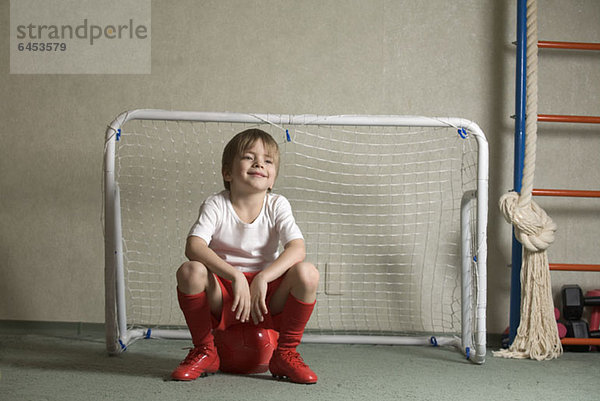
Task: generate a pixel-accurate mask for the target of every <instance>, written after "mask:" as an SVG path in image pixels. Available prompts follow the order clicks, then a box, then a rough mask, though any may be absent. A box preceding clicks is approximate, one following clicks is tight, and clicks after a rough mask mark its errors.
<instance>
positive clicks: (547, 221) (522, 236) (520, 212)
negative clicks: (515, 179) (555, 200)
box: [499, 192, 556, 252]
mask: <svg viewBox="0 0 600 401" xmlns="http://www.w3.org/2000/svg"><path fill="white" fill-rule="evenodd" d="M519 200H520V196H519V194H518V193H517V192H509V193H507V194H504V195H503V196H502V197H501V198H500V202H499V203H500V210H501V211H502V214H503V215H504V218H505V219H506V221H507V222H509V223H511V224H512V225H513V226H514V228H515V237H516V238H517V240H518V241H519V242H520V243H521V244H523V246H524V247H525V248H527V249H528V250H529V251H531V252H540V251H544V250H546V249H547V248H548V247H549V246H550V245H551V244H552V243H553V242H554V232H555V231H556V224H555V223H554V222H553V221H552V219H551V218H550V216H548V214H547V213H546V212H545V211H544V209H542V208H541V207H540V206H539V205H538V204H537V203H535V202H534V201H533V200H532V201H531V202H530V203H528V204H525V205H520V204H519Z"/></svg>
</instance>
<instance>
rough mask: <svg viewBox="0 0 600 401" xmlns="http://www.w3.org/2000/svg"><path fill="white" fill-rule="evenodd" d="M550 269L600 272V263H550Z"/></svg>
mask: <svg viewBox="0 0 600 401" xmlns="http://www.w3.org/2000/svg"><path fill="white" fill-rule="evenodd" d="M549 268H550V270H559V271H573V272H600V265H577V264H573V263H550V264H549Z"/></svg>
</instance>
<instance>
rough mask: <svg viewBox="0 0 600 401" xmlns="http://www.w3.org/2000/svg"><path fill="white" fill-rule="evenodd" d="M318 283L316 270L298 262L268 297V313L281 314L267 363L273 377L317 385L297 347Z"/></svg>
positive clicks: (310, 310) (313, 303)
mask: <svg viewBox="0 0 600 401" xmlns="http://www.w3.org/2000/svg"><path fill="white" fill-rule="evenodd" d="M318 283H319V273H318V271H317V269H316V268H315V267H314V266H313V265H312V264H310V263H300V264H297V265H295V266H293V267H292V268H291V269H290V270H289V271H288V272H287V273H286V276H285V278H284V279H283V281H282V283H281V286H280V287H279V288H278V289H277V291H276V292H275V294H274V295H273V297H272V298H271V304H270V306H271V311H272V312H271V313H273V314H275V315H276V314H277V313H278V312H279V311H281V316H280V320H279V321H280V326H279V340H278V343H277V349H276V350H275V352H273V357H272V358H271V362H270V364H269V369H270V371H271V373H272V374H273V376H275V377H287V378H289V379H290V380H291V381H293V382H296V383H305V384H312V383H316V382H317V375H316V374H315V373H314V372H313V371H312V370H311V369H310V368H309V367H308V366H307V365H306V364H305V363H304V361H303V360H302V358H301V357H300V355H299V354H298V352H297V351H296V347H297V346H298V345H299V344H300V341H301V340H302V335H303V334H304V328H305V327H306V324H307V323H308V320H309V319H310V316H311V314H312V311H313V309H314V306H315V303H316V295H317V286H318ZM283 300H285V301H283ZM282 304H283V306H282Z"/></svg>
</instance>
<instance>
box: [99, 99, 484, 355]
mask: <svg viewBox="0 0 600 401" xmlns="http://www.w3.org/2000/svg"><path fill="white" fill-rule="evenodd" d="M133 120H161V121H182V122H204V123H234V124H238V123H239V124H259V125H265V126H272V127H276V128H277V129H281V130H286V127H290V126H323V125H326V126H344V127H346V126H379V127H431V128H436V127H438V128H442V127H452V128H454V129H456V130H457V135H459V136H460V137H463V138H464V137H466V136H472V137H473V138H475V141H476V144H477V160H476V169H477V171H476V184H475V185H476V189H475V190H469V191H466V192H464V194H463V195H462V197H461V199H460V242H461V244H460V248H461V250H462V251H461V256H460V267H459V270H460V280H461V285H460V293H461V294H460V304H461V311H460V316H461V319H460V320H461V322H462V323H461V331H460V333H457V334H456V335H447V333H440V335H431V336H422V335H419V333H415V335H412V336H411V335H406V334H403V335H391V336H390V335H363V334H362V333H359V334H358V335H357V334H351V335H347V334H345V333H330V334H329V333H319V334H312V333H310V332H308V333H307V334H305V336H304V338H303V341H304V342H325V343H340V342H345V343H357V344H431V345H452V346H455V347H457V348H458V349H459V350H461V352H462V353H463V354H464V355H466V356H467V358H468V359H469V360H471V361H472V362H474V363H477V364H481V363H483V362H484V360H485V353H486V338H485V337H486V319H485V318H486V291H487V288H486V277H487V273H486V271H487V268H486V262H487V245H486V239H487V236H486V231H487V204H488V199H487V196H488V144H487V140H486V138H485V135H484V133H483V131H482V130H481V129H480V128H479V126H478V125H477V124H476V123H474V122H472V121H469V120H466V119H462V118H446V117H420V116H389V115H375V116H370V115H337V116H322V115H281V114H243V113H207V112H188V111H166V110H153V109H138V110H132V111H127V112H124V113H122V114H120V115H119V116H118V117H117V118H116V119H115V120H114V121H113V122H112V123H111V124H110V125H109V126H108V128H107V129H106V132H105V146H104V188H103V190H104V219H105V220H104V223H105V291H106V297H105V300H106V305H105V315H106V322H105V323H106V344H107V349H108V351H109V353H119V352H122V351H123V350H124V349H125V348H126V347H127V346H128V345H129V344H131V343H132V342H133V341H135V340H136V339H138V338H151V337H156V338H189V332H188V331H187V330H185V328H184V329H183V330H182V329H181V328H175V329H166V330H165V329H162V328H161V327H160V325H157V326H156V327H147V328H140V327H130V326H128V322H127V305H126V303H127V301H126V298H127V297H126V292H127V289H126V286H127V282H126V278H125V266H124V265H125V262H124V249H123V232H122V219H121V210H122V205H121V199H120V188H119V183H118V179H117V176H116V168H115V164H116V163H115V160H116V155H117V142H118V140H119V136H120V135H121V130H122V129H123V126H124V125H125V124H126V123H127V122H129V121H133ZM286 134H287V131H286ZM288 140H289V137H288ZM194 201H197V202H201V201H202V200H199V199H196V200H194ZM190 223H191V222H190ZM469 247H471V248H474V250H471V251H467V250H466V249H467V248H469ZM182 252H183V251H182ZM374 254H376V252H375V253H374ZM170 267H172V266H170ZM326 268H327V267H326ZM473 281H476V283H475V284H476V285H474V283H473Z"/></svg>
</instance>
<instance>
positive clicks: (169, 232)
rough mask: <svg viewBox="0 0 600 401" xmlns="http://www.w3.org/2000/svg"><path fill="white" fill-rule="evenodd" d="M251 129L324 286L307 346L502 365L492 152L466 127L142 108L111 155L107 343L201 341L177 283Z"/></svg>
mask: <svg viewBox="0 0 600 401" xmlns="http://www.w3.org/2000/svg"><path fill="white" fill-rule="evenodd" d="M251 127H258V128H261V129H263V130H265V131H267V132H269V133H270V134H271V135H272V136H273V137H274V138H275V139H276V141H277V142H278V143H279V145H280V152H281V166H280V173H279V176H278V178H277V181H276V183H275V187H274V190H273V191H274V192H275V193H280V194H282V195H284V196H286V198H288V200H289V201H290V203H291V204H292V209H293V211H294V215H295V217H296V221H297V223H298V225H299V226H300V228H301V230H302V232H303V234H304V236H305V241H306V247H307V260H309V261H311V262H312V263H314V264H315V266H317V268H318V269H319V271H320V273H321V282H320V284H319V289H318V293H317V306H316V307H315V311H314V313H313V316H312V317H311V320H310V321H309V324H308V326H307V329H306V333H305V335H304V337H303V342H327V343H329V342H331V343H363V344H364V343H368V344H433V345H452V346H455V347H457V348H458V349H459V350H461V352H462V353H463V354H465V355H466V356H467V358H468V359H469V360H471V361H472V362H474V363H483V362H484V360H485V353H486V338H485V337H486V320H485V317H486V261H487V245H486V230H487V204H488V199H487V196H488V145H487V141H486V138H485V135H484V133H483V132H482V131H481V129H480V128H479V127H478V126H477V124H475V123H474V122H472V121H469V120H466V119H462V118H441V117H418V116H387V115H385V116H384V115H378V116H377V115H376V116H369V115H339V116H321V115H281V114H243V113H206V112H187V111H165V110H151V109H139V110H132V111H128V112H125V113H122V114H121V115H119V116H118V117H117V118H116V119H115V120H114V121H113V122H112V123H111V124H110V125H109V126H108V128H107V130H106V136H105V138H106V140H105V145H104V188H103V192H104V194H103V195H104V224H105V227H104V230H105V309H106V313H105V315H106V316H105V318H106V322H105V324H106V346H107V350H108V351H109V353H111V354H116V353H119V352H122V351H123V350H124V349H126V347H127V346H128V345H130V344H131V343H132V342H134V341H135V340H137V339H140V338H151V337H156V338H189V332H188V331H187V328H186V327H185V321H184V320H183V316H182V314H181V312H180V311H179V308H178V306H177V299H176V295H175V294H176V292H175V286H176V283H175V271H176V269H177V267H178V266H179V265H180V264H181V263H182V262H183V261H184V260H185V259H184V258H185V257H184V247H185V240H186V236H187V232H188V230H189V228H190V227H191V225H192V223H193V222H194V220H195V219H196V218H197V214H198V209H199V206H200V204H201V203H202V201H203V200H204V199H205V198H206V197H207V196H209V195H211V194H213V193H216V192H219V191H221V190H222V189H223V188H222V187H223V183H222V177H221V166H220V160H221V152H222V150H223V147H224V145H225V144H226V143H227V142H228V141H229V139H230V138H231V137H233V136H234V135H235V134H236V133H238V132H240V131H242V130H244V129H247V128H251Z"/></svg>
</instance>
